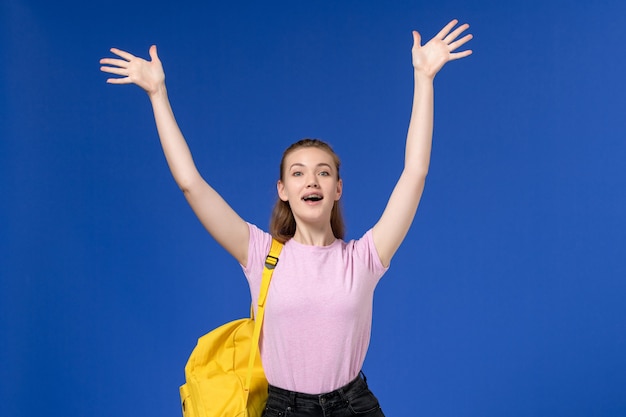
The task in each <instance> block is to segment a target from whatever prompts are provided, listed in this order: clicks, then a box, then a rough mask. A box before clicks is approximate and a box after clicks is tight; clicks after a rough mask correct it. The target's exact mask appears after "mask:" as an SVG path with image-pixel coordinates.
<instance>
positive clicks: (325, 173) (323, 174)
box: [319, 171, 330, 177]
mask: <svg viewBox="0 0 626 417" xmlns="http://www.w3.org/2000/svg"><path fill="white" fill-rule="evenodd" d="M319 175H321V176H322V177H328V176H329V175H330V172H328V171H320V173H319Z"/></svg>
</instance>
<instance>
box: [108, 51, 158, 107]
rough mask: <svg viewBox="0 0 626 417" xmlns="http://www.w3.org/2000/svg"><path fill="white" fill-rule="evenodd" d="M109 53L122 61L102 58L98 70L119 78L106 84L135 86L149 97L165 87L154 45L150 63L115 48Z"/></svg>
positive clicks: (110, 79) (112, 79)
mask: <svg viewBox="0 0 626 417" xmlns="http://www.w3.org/2000/svg"><path fill="white" fill-rule="evenodd" d="M111 52H112V53H114V54H115V55H117V56H119V57H120V58H122V59H118V58H102V59H101V60H100V64H101V65H102V66H101V67H100V70H101V71H102V72H107V73H109V74H115V75H119V76H120V77H114V78H109V79H107V83H109V84H137V85H138V86H139V87H141V88H143V89H144V90H145V91H146V93H148V95H150V96H152V95H153V94H155V93H157V92H158V91H159V90H161V89H162V87H163V86H165V73H164V72H163V65H162V64H161V60H160V59H159V56H158V55H157V48H156V45H152V46H151V47H150V59H151V60H150V61H146V60H145V59H143V58H139V57H136V56H134V55H133V54H130V53H128V52H126V51H122V50H120V49H117V48H111Z"/></svg>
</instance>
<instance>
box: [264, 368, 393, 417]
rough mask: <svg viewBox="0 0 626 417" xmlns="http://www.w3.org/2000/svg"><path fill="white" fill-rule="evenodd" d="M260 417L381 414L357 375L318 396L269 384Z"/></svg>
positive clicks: (378, 416)
mask: <svg viewBox="0 0 626 417" xmlns="http://www.w3.org/2000/svg"><path fill="white" fill-rule="evenodd" d="M268 392H269V396H268V398H267V404H266V406H265V411H263V415H262V417H289V416H292V417H317V416H319V417H331V416H332V417H350V416H362V417H385V415H384V414H383V412H382V410H381V409H380V405H379V404H378V400H377V399H376V397H374V394H372V392H371V391H370V390H369V388H367V382H366V379H364V378H361V376H360V375H359V376H358V377H356V379H355V380H354V381H352V382H350V383H349V384H348V385H346V386H344V387H341V388H339V389H338V390H335V391H333V392H329V393H327V394H320V395H311V394H302V393H299V392H292V391H286V390H284V389H281V388H277V387H273V386H271V385H270V386H269V390H268Z"/></svg>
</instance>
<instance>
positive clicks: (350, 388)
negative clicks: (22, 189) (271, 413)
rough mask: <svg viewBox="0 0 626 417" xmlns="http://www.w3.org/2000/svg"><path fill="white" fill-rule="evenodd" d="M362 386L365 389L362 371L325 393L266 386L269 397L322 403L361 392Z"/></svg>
mask: <svg viewBox="0 0 626 417" xmlns="http://www.w3.org/2000/svg"><path fill="white" fill-rule="evenodd" d="M364 388H365V389H367V378H366V377H365V374H364V373H363V372H360V373H359V375H357V377H356V378H354V379H353V380H352V381H351V382H349V383H348V384H346V385H344V386H343V387H341V388H337V389H336V390H334V391H331V392H327V393H325V394H305V393H302V392H295V391H289V390H285V389H282V388H278V387H275V386H273V385H270V386H269V387H268V393H269V396H270V397H271V396H275V397H282V398H283V399H284V400H288V401H289V402H291V403H292V404H293V403H295V401H296V400H301V401H304V402H313V403H317V404H324V403H327V402H330V401H333V400H334V399H337V398H341V399H346V398H347V397H350V396H351V395H350V394H353V393H356V392H361V391H362V390H363V389H364Z"/></svg>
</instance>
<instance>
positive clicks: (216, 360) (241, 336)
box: [180, 239, 283, 417]
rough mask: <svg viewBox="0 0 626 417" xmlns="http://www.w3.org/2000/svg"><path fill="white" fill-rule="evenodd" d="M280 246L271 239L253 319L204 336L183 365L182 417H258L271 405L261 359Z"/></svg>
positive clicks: (232, 324)
mask: <svg viewBox="0 0 626 417" xmlns="http://www.w3.org/2000/svg"><path fill="white" fill-rule="evenodd" d="M282 247H283V245H282V243H280V242H278V241H277V240H275V239H272V247H271V249H270V253H269V255H267V258H266V259H265V268H263V280H262V282H261V291H260V293H259V300H258V305H257V320H256V321H255V320H254V310H253V309H251V311H250V316H251V317H250V318H248V319H239V320H235V321H231V322H230V323H226V324H224V325H222V326H220V327H218V328H217V329H215V330H213V331H211V332H209V333H207V334H205V335H204V336H202V337H201V338H200V339H198V343H197V345H196V347H195V348H194V350H193V351H192V352H191V355H190V356H189V359H188V361H187V365H186V366H185V380H186V381H185V384H184V385H182V386H181V387H180V400H181V405H182V409H183V416H184V417H260V416H261V413H262V412H263V409H264V408H265V402H266V401H267V380H266V379H265V373H264V372H263V366H262V364H261V358H260V355H259V336H260V334H261V326H262V325H263V316H264V313H265V300H266V298H267V291H268V289H269V284H270V280H271V278H272V272H273V271H274V267H275V266H276V264H277V263H278V255H279V254H280V251H281V249H282Z"/></svg>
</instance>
